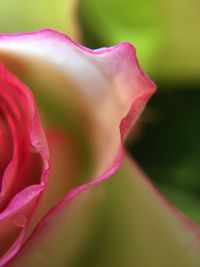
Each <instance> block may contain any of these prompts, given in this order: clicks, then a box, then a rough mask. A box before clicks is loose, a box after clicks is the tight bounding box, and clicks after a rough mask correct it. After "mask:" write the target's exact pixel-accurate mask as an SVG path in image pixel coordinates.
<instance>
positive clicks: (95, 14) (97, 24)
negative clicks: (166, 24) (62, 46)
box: [80, 0, 162, 70]
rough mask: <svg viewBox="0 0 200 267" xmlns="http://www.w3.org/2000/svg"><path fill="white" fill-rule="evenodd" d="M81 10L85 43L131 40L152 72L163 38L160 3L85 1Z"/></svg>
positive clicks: (93, 44) (144, 64) (145, 65)
mask: <svg viewBox="0 0 200 267" xmlns="http://www.w3.org/2000/svg"><path fill="white" fill-rule="evenodd" d="M80 9H81V19H82V24H83V30H84V32H85V42H86V43H87V44H88V45H89V46H91V45H92V46H99V45H102V44H103V45H114V44H117V43H119V42H122V41H129V42H131V43H133V44H134V45H135V46H136V48H137V52H138V56H139V59H140V62H141V63H142V65H143V66H144V67H145V69H147V70H151V69H152V68H151V66H152V64H153V62H154V57H155V54H156V51H157V49H158V47H159V46H160V43H161V39H162V36H161V30H160V26H161V25H160V14H161V13H160V9H159V6H158V5H157V2H155V1H148V0H141V1H130V0H123V1H122V0H119V1H115V0H110V1H107V0H101V1H98V0H82V1H80ZM155 14H156V15H155Z"/></svg>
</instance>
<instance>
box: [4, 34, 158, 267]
mask: <svg viewBox="0 0 200 267" xmlns="http://www.w3.org/2000/svg"><path fill="white" fill-rule="evenodd" d="M0 61H1V63H2V64H3V65H1V67H0V97H1V102H0V103H1V104H0V111H1V113H0V115H1V116H0V125H1V136H0V144H1V147H3V149H1V158H0V159H1V162H0V171H1V177H2V178H1V198H0V201H1V202H0V204H1V214H0V240H4V242H1V246H0V252H1V260H0V266H3V265H4V264H5V263H6V262H8V260H10V259H11V258H12V257H13V256H14V255H15V254H16V253H17V251H18V250H19V249H20V247H21V246H22V245H23V243H24V242H25V240H26V239H27V237H29V235H30V232H32V230H33V229H34V228H35V226H36V225H37V223H38V221H40V219H41V217H42V216H43V215H44V214H45V213H46V212H47V211H48V210H49V209H50V208H52V206H53V205H54V204H55V203H56V201H57V200H58V201H59V200H61V202H59V204H57V207H55V208H54V210H52V211H51V213H55V210H56V209H58V208H60V207H61V206H62V205H66V204H67V203H68V202H69V201H70V200H71V199H73V198H74V197H75V196H76V195H77V194H78V193H79V192H80V191H82V190H84V189H86V188H88V187H91V186H93V185H94V184H96V183H99V182H101V181H102V180H104V179H106V178H107V177H109V176H110V175H111V174H113V173H114V172H115V171H116V169H117V168H118V166H119V164H120V162H121V160H122V157H123V148H122V144H121V142H122V141H123V139H124V137H125V136H126V135H127V133H128V130H129V129H130V127H131V126H132V125H133V124H134V123H135V121H136V120H137V118H138V117H139V115H140V113H141V112H142V110H143V109H144V106H145V104H146V102H147V101H148V99H149V98H150V96H151V95H152V93H153V92H154V91H155V85H154V84H153V83H152V82H150V81H149V80H148V78H147V77H146V76H145V75H144V74H143V73H142V71H141V70H140V68H139V66H138V63H137V59H136V57H135V50H134V48H133V47H132V46H131V45H130V44H128V43H122V44H120V45H118V46H116V47H112V48H103V49H99V50H96V51H92V50H89V49H87V48H84V47H81V46H79V45H77V44H75V43H73V42H72V41H71V40H70V39H69V38H67V37H66V36H64V35H63V34H60V33H57V32H54V31H51V30H43V31H40V32H35V33H25V34H17V35H1V36H0ZM17 76H18V77H17ZM20 78H21V80H22V81H20ZM25 83H26V84H27V85H28V86H29V88H28V87H27V86H26V85H25ZM30 89H31V90H32V91H33V94H35V95H36V99H37V94H38V95H41V99H42V98H45V99H44V105H45V101H47V102H48V101H53V105H58V106H51V107H50V108H53V109H54V110H50V111H49V113H51V112H55V120H54V121H53V122H52V121H51V115H48V116H49V117H48V116H47V115H46V114H47V113H48V110H47V109H48V108H46V107H43V106H42V105H43V103H41V106H40V105H39V106H40V107H41V108H42V109H43V112H44V119H43V121H44V123H45V121H46V125H47V126H46V127H45V126H43V127H44V129H45V131H46V135H47V137H48V139H49V146H50V149H51V147H52V150H53V149H54V150H55V153H56V149H58V150H59V146H60V143H62V142H63V147H65V148H66V149H68V148H69V143H70V141H69V140H70V139H72V138H73V137H74V136H73V135H74V133H73V130H74V129H73V127H74V126H72V129H69V131H71V132H69V133H68V129H67V128H68V127H69V126H68V125H67V122H66V121H65V119H66V117H67V116H72V118H73V116H74V117H75V120H77V121H75V123H77V122H78V123H80V124H82V125H81V126H78V127H80V128H82V127H83V130H84V131H85V133H84V134H83V136H81V137H82V138H83V137H84V138H87V139H88V140H85V141H84V142H83V143H84V144H86V146H89V148H90V147H92V149H93V151H92V156H93V164H94V166H93V167H92V169H91V170H90V173H91V174H90V175H91V176H88V177H86V178H85V182H82V181H80V182H78V183H77V182H75V181H73V182H72V186H68V185H67V184H68V183H69V182H70V181H67V179H68V177H67V176H66V177H65V180H64V181H63V180H62V181H59V177H56V176H57V175H59V170H58V173H56V172H55V171H54V167H55V166H54V165H55V163H54V160H53V161H52V162H51V157H50V158H49V153H48V145H47V141H46V137H45V134H44V130H43V129H42V127H41V122H40V119H39V115H38V111H37V105H36V103H35V101H34V97H33V95H32V92H31V91H30ZM38 98H39V97H38ZM65 105H66V107H65ZM67 105H68V106H69V107H68V106H67ZM60 106H62V111H61V112H62V114H60V113H59V112H60V111H59V108H60ZM68 109H69V110H68ZM57 110H58V111H57ZM67 112H69V114H67ZM59 116H62V117H63V122H62V123H61V124H60V125H56V124H57V121H59V119H60V118H59ZM73 119H74V118H73ZM81 120H82V121H81ZM65 124H66V126H67V127H66V129H63V130H62V128H64V127H65ZM84 127H85V128H84ZM52 128H53V132H52V130H50V129H52ZM55 129H56V131H55ZM78 130H79V129H78ZM84 135H85V136H84ZM67 139H69V140H67ZM73 141H74V140H72V142H73ZM75 141H76V140H75ZM77 142H80V140H78V141H77ZM108 146H109V149H108ZM73 149H75V148H74V147H73V148H72V150H73ZM78 149H80V148H79V147H78ZM2 151H3V152H2ZM52 157H54V156H52ZM69 158H70V154H69ZM67 160H68V159H67V158H66V163H65V164H66V165H67V164H68V162H67ZM79 160H82V159H79ZM50 162H51V164H52V170H51V172H52V174H53V175H52V174H51V172H50V178H51V180H53V184H54V192H53V194H52V195H51V193H52V190H51V188H50V187H51V185H50V183H51V182H49V184H48V175H49V165H50ZM77 164H78V163H77ZM79 164H80V163H79ZM70 167H71V166H68V169H67V171H68V172H70ZM61 171H62V170H60V172H61ZM73 175H74V172H72V177H70V179H75V177H74V178H73ZM79 175H81V173H79ZM52 176H53V177H52ZM61 176H62V174H61ZM83 178H84V177H83ZM76 179H77V178H76ZM60 182H62V184H60ZM76 183H77V184H78V186H77V187H75V188H73V189H70V188H71V187H73V186H74V185H73V184H76ZM63 186H64V188H63V190H60V187H63ZM69 189H70V190H69ZM56 190H57V191H58V192H57V193H55V191H56ZM48 194H50V195H48ZM54 195H56V196H55V199H51V198H54ZM41 197H42V198H41ZM63 197H64V198H63ZM49 198H50V199H51V200H50V204H49V200H48V201H47V203H44V202H46V199H49ZM41 210H42V211H41ZM37 217H39V219H38V218H37ZM35 218H36V219H35ZM33 221H34V223H32V222H33ZM30 229H31V230H30Z"/></svg>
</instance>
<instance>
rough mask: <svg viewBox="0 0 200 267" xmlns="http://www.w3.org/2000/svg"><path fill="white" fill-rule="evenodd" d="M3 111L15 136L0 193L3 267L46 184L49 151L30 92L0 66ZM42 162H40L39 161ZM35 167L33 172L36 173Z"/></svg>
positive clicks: (0, 104) (0, 254) (0, 234)
mask: <svg viewBox="0 0 200 267" xmlns="http://www.w3.org/2000/svg"><path fill="white" fill-rule="evenodd" d="M0 98H1V103H0V109H1V112H2V114H4V113H6V116H7V120H8V121H9V122H11V123H10V125H9V126H10V128H11V131H12V135H13V137H12V138H13V139H14V142H13V155H12V158H11V160H10V162H9V164H8V166H7V167H6V168H5V170H4V173H3V179H2V186H1V192H0V204H1V211H0V239H1V240H3V242H1V243H0V266H3V265H4V264H5V263H6V262H7V261H8V260H9V259H10V258H11V257H12V256H13V255H14V254H15V253H16V252H17V250H18V249H19V248H20V246H21V244H22V241H23V236H24V233H25V230H26V228H27V226H28V223H29V220H30V217H31V216H32V215H33V212H34V210H35V208H36V206H37V203H38V200H39V197H40V196H41V193H42V191H43V190H44V188H45V185H46V183H47V175H48V169H49V161H48V147H47V143H46V139H45V136H44V133H43V130H42V128H41V126H40V121H39V117H38V113H37V109H36V105H35V103H34V100H33V96H32V94H31V92H30V90H29V89H28V88H27V87H26V86H25V85H23V84H22V83H21V81H19V80H18V79H17V78H16V77H15V76H14V75H13V74H11V73H10V72H9V71H8V70H7V69H6V68H5V67H4V66H3V65H0ZM38 159H39V161H38ZM33 164H34V169H33Z"/></svg>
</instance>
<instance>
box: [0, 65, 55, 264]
mask: <svg viewBox="0 0 200 267" xmlns="http://www.w3.org/2000/svg"><path fill="white" fill-rule="evenodd" d="M4 71H5V72H7V75H9V77H11V79H12V83H13V84H15V85H16V86H17V88H18V89H19V90H22V92H23V93H24V94H25V96H26V98H27V101H28V103H29V108H30V110H31V113H32V117H31V120H32V129H31V132H30V137H31V138H30V139H31V144H32V146H33V147H34V149H35V150H36V151H37V152H38V153H39V154H40V155H41V157H42V159H43V164H44V166H43V171H42V175H41V184H38V185H31V186H28V187H27V188H25V189H23V190H22V191H21V192H19V193H18V194H16V195H15V197H14V198H13V199H12V200H11V201H10V203H9V204H8V206H7V207H6V209H5V210H4V211H3V212H1V214H0V221H2V222H3V221H5V222H6V220H9V221H10V220H12V219H13V218H14V217H15V216H16V215H17V214H18V213H19V214H20V215H23V211H24V210H26V207H27V206H28V205H32V211H31V212H28V213H27V214H28V218H25V219H26V221H24V225H22V226H19V227H21V232H20V234H19V235H18V237H17V239H16V241H15V242H14V244H13V245H12V246H11V247H10V249H9V250H8V251H7V252H6V254H5V255H4V256H3V257H2V258H1V259H0V267H1V266H4V265H5V264H6V263H7V262H8V261H9V260H10V259H11V258H12V257H13V256H14V255H15V254H16V253H17V251H18V250H19V249H20V247H21V244H22V241H23V237H24V234H25V232H26V228H27V227H28V223H29V220H30V218H31V216H32V215H33V213H34V210H35V208H36V206H37V203H38V201H39V198H40V197H41V194H42V192H43V190H44V189H45V184H46V183H47V176H48V172H49V165H50V162H49V152H48V145H47V142H46V138H45V135H44V132H43V129H42V127H41V124H40V120H39V116H38V112H37V107H36V104H35V102H34V99H33V95H32V93H31V91H30V90H29V89H28V88H27V87H26V86H25V85H24V84H23V83H22V82H21V81H20V80H19V79H18V78H17V77H15V76H14V75H13V74H12V73H10V72H9V71H8V70H6V69H4ZM25 217H26V216H25Z"/></svg>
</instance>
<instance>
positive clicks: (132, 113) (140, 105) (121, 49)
mask: <svg viewBox="0 0 200 267" xmlns="http://www.w3.org/2000/svg"><path fill="white" fill-rule="evenodd" d="M30 36H33V37H34V36H37V37H39V38H40V36H41V38H43V37H45V38H49V37H51V38H53V39H55V40H58V41H62V42H68V43H70V44H71V45H73V46H75V47H77V48H78V49H81V50H83V51H85V52H87V53H89V54H91V55H104V54H108V56H110V57H112V58H113V60H115V57H116V58H118V57H119V54H120V57H122V60H123V61H130V60H131V61H132V63H131V64H132V65H133V68H135V69H136V70H137V72H138V76H139V80H140V82H141V84H142V86H144V87H146V88H145V90H144V91H142V92H141V94H140V95H139V96H138V97H137V98H136V99H134V100H133V102H132V105H131V107H130V110H129V112H128V114H127V116H126V117H124V118H123V119H122V120H121V123H120V126H119V130H120V136H121V145H120V147H119V149H118V154H117V156H116V158H115V159H114V160H113V163H112V164H111V166H110V167H109V168H108V169H107V170H105V172H104V173H102V174H101V175H100V176H99V177H97V178H96V179H95V180H93V181H92V182H89V183H86V184H83V185H81V186H79V187H76V188H74V189H72V190H70V191H69V192H68V193H67V194H66V196H65V197H64V199H63V200H62V201H60V203H58V204H57V205H56V206H55V207H53V208H52V209H51V210H50V211H49V212H48V213H47V214H46V215H45V216H44V218H43V219H42V221H41V222H40V223H39V224H38V226H37V227H36V229H35V230H34V232H33V233H32V235H31V237H32V236H33V235H35V234H37V232H38V231H39V230H40V228H41V227H42V225H43V224H45V221H48V219H49V217H51V216H53V215H54V213H56V211H57V210H58V209H60V208H62V206H64V205H66V204H67V203H69V201H71V200H72V199H73V198H74V197H75V196H76V195H78V194H79V193H80V192H81V191H83V190H86V189H87V188H89V187H91V186H93V185H96V184H98V183H100V182H102V181H103V180H105V179H107V178H108V177H110V176H111V175H112V174H113V173H114V172H115V171H116V170H117V169H118V167H119V165H120V163H121V161H122V159H123V156H124V148H123V140H124V138H125V136H126V135H127V133H128V131H129V130H130V128H131V127H132V126H133V124H134V123H135V122H136V120H137V119H138V117H139V115H140V113H141V112H142V111H143V109H144V107H145V105H146V103H147V102H148V100H149V99H150V97H151V96H152V94H153V93H154V92H155V90H156V85H155V84H154V83H153V82H152V81H151V80H149V78H148V77H147V76H146V75H145V74H144V73H143V71H142V70H141V69H140V67H139V64H138V60H137V58H136V51H135V48H134V47H133V46H132V45H131V44H129V43H127V42H124V43H120V44H118V45H116V46H113V47H109V48H100V49H97V50H91V49H88V48H85V47H83V46H81V45H79V44H77V43H75V42H74V41H72V40H71V39H70V38H69V37H67V36H66V35H64V34H62V33H58V32H55V31H53V30H49V29H47V30H41V31H38V32H33V33H20V34H13V35H10V34H3V35H1V36H0V39H4V38H5V39H10V40H11V41H12V40H13V38H15V37H20V38H24V39H26V38H27V37H30ZM31 237H30V238H31ZM27 243H28V241H27V242H26V243H25V244H24V245H26V244H27Z"/></svg>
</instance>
